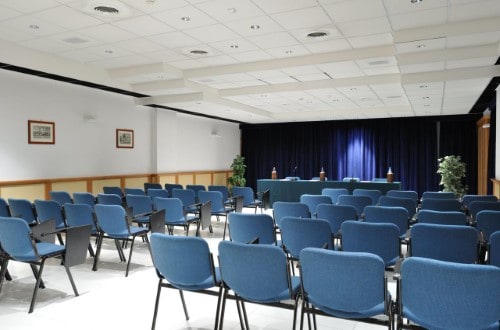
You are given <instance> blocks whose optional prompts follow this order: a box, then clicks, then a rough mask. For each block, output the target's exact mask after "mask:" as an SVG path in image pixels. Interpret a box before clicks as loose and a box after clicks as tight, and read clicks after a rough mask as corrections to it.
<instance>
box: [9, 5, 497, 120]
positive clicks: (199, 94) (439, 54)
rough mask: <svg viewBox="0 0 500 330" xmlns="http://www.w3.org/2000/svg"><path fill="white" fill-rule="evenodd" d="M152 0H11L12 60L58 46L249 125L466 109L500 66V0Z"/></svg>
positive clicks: (64, 70) (155, 95) (153, 97)
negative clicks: (105, 11)
mask: <svg viewBox="0 0 500 330" xmlns="http://www.w3.org/2000/svg"><path fill="white" fill-rule="evenodd" d="M149 2H152V3H149ZM149 2H148V1H146V0H121V1H117V0H100V1H88V0H24V1H19V0H0V46H1V47H0V49H1V51H0V62H3V63H8V64H12V65H19V64H20V63H13V62H15V58H14V59H13V56H9V53H10V54H14V53H16V52H18V51H19V50H20V49H22V50H23V51H24V52H30V53H31V54H32V55H33V56H37V54H44V55H45V56H47V55H50V57H43V58H44V59H47V58H50V59H51V63H50V68H51V70H52V72H51V73H54V74H58V75H62V76H68V77H72V78H76V79H79V78H81V77H78V75H77V74H76V73H74V72H73V71H70V70H69V69H68V66H67V65H66V64H67V63H77V64H79V65H83V66H84V67H88V68H89V72H99V73H101V74H99V75H96V77H95V78H90V79H89V77H88V76H86V77H85V80H87V81H89V80H90V81H91V82H94V83H101V81H100V80H101V79H102V77H103V76H105V77H109V79H107V80H106V84H107V85H110V83H111V85H112V84H113V81H114V83H115V84H116V85H114V86H112V87H118V86H120V87H122V86H124V84H125V86H127V89H128V90H130V91H133V92H138V93H143V94H146V95H149V96H150V97H147V98H144V99H138V100H137V103H138V104H157V105H162V106H168V107H173V108H178V109H183V110H186V111H190V112H195V113H200V114H204V115H210V116H217V117H221V118H227V119H230V120H236V121H241V122H246V123H266V122H286V121H313V120H332V119H364V118H381V117H401V116H428V115H451V114H465V113H468V112H469V110H470V109H471V107H472V106H473V104H474V103H475V102H476V100H477V98H478V97H479V96H480V94H481V92H482V91H483V90H484V88H485V87H486V85H487V84H488V83H489V81H490V80H491V78H492V77H495V76H500V68H499V66H495V65H494V63H495V62H496V60H497V59H498V57H499V55H500V47H499V41H500V1H498V0H423V1H421V2H418V3H411V2H410V0H294V1H290V0H168V1H167V0H154V1H149ZM97 5H107V6H114V7H116V8H118V9H119V10H120V14H118V15H109V16H103V15H99V14H97V13H95V11H94V10H93V8H94V7H95V6H97ZM311 32H326V34H327V35H326V36H324V37H319V38H310V37H308V36H307V35H308V34H309V33H311ZM193 50H202V51H205V52H206V54H204V55H193V54H192V53H191V51H193ZM6 59H8V61H7V60H6ZM59 62H60V63H61V64H60V66H59V67H58V66H57V65H54V63H59ZM22 64H23V66H27V64H26V63H22ZM42 64H43V63H42ZM28 65H29V64H28ZM81 79H83V78H81ZM92 79H94V80H92Z"/></svg>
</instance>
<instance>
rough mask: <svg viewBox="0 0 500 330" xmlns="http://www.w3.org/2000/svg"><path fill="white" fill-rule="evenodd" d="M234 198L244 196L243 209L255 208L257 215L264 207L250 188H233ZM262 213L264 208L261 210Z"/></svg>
mask: <svg viewBox="0 0 500 330" xmlns="http://www.w3.org/2000/svg"><path fill="white" fill-rule="evenodd" d="M232 192H233V197H236V196H243V207H248V208H254V209H255V213H257V208H258V207H262V201H261V200H259V199H256V198H255V194H254V192H253V189H252V188H250V187H233V188H232ZM261 211H262V208H261Z"/></svg>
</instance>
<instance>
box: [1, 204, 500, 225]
mask: <svg viewBox="0 0 500 330" xmlns="http://www.w3.org/2000/svg"><path fill="white" fill-rule="evenodd" d="M9 204H10V202H9ZM484 210H490V211H500V202H486V201H473V202H470V203H469V214H470V216H471V221H472V223H474V222H475V221H476V216H477V214H478V213H479V212H481V211H484Z"/></svg>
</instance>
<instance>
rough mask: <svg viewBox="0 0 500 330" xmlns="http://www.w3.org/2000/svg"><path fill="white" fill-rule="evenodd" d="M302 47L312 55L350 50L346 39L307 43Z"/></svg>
mask: <svg viewBox="0 0 500 330" xmlns="http://www.w3.org/2000/svg"><path fill="white" fill-rule="evenodd" d="M304 46H306V48H307V49H309V50H310V51H311V52H312V53H326V52H338V51H341V50H348V49H351V48H352V47H351V45H350V44H349V43H348V42H347V40H346V39H336V40H327V41H322V42H315V43H309V44H305V45H304Z"/></svg>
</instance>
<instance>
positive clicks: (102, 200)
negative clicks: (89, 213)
mask: <svg viewBox="0 0 500 330" xmlns="http://www.w3.org/2000/svg"><path fill="white" fill-rule="evenodd" d="M97 203H98V204H104V205H122V198H121V197H120V196H119V195H117V194H97Z"/></svg>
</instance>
